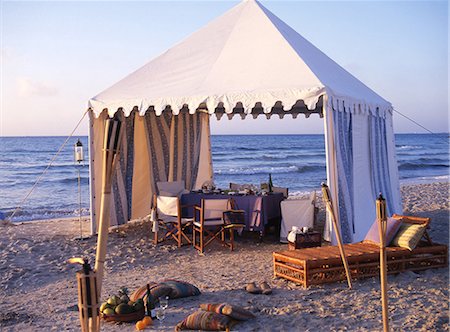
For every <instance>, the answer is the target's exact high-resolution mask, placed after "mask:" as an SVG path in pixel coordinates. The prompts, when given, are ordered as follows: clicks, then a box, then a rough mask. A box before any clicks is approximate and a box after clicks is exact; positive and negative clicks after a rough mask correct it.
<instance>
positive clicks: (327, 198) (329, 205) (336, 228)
mask: <svg viewBox="0 0 450 332" xmlns="http://www.w3.org/2000/svg"><path fill="white" fill-rule="evenodd" d="M322 198H323V200H324V202H325V205H326V208H327V210H328V213H329V214H330V216H331V221H332V223H333V226H334V231H335V232H336V239H337V242H338V247H339V252H340V254H341V258H342V263H343V264H344V269H345V274H346V277H347V283H348V288H352V276H351V273H350V269H349V267H348V261H347V256H346V255H345V250H344V245H343V243H342V237H341V231H340V227H339V225H338V223H337V220H336V216H335V215H334V210H333V204H332V203H331V198H330V192H329V188H328V186H327V185H326V184H325V183H322Z"/></svg>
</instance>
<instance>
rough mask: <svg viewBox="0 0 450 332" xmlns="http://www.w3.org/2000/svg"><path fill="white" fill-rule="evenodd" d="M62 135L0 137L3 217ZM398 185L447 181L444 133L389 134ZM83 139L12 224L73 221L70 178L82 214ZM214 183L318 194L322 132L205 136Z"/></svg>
mask: <svg viewBox="0 0 450 332" xmlns="http://www.w3.org/2000/svg"><path fill="white" fill-rule="evenodd" d="M78 138H79V139H80V140H81V141H82V143H83V146H84V150H85V154H84V159H85V160H84V163H83V164H81V165H76V164H75V161H74V152H73V150H74V144H75V142H76V141H77V139H78ZM66 139H67V136H20V137H19V136H8V137H5V136H3V137H0V144H1V146H2V150H3V158H2V159H1V160H0V175H1V176H0V197H2V200H1V203H0V212H2V213H4V214H5V215H7V216H9V215H10V214H11V213H12V211H14V209H15V208H16V207H17V206H18V205H19V204H20V203H21V201H22V200H23V199H24V197H25V196H26V195H27V194H28V192H29V191H30V189H31V188H32V186H33V184H34V183H35V182H36V180H37V178H38V177H39V176H40V175H41V174H42V172H43V170H44V169H45V168H46V167H47V165H48V164H49V162H50V160H51V159H52V158H53V157H54V154H55V153H56V151H57V150H58V149H59V148H60V146H61V145H62V143H63V142H64V141H65V140H66ZM395 139H396V152H397V160H398V166H399V176H400V182H401V183H402V184H409V183H424V182H448V181H449V149H448V142H449V134H448V133H437V134H427V133H420V134H395ZM87 146H88V142H87V137H86V136H74V137H72V138H71V139H70V140H69V142H68V143H67V145H66V146H65V147H64V149H63V150H62V151H61V154H60V155H59V156H58V157H57V158H56V160H55V162H54V164H53V165H52V166H51V167H50V168H49V169H48V171H47V173H46V174H45V175H44V177H43V178H42V180H41V181H40V183H39V184H38V185H37V186H36V188H35V189H34V191H33V193H32V194H31V195H30V197H29V198H28V199H27V200H26V201H25V203H24V204H23V205H22V207H21V209H20V210H19V211H18V212H17V213H16V214H15V216H14V218H13V221H15V222H21V221H32V220H41V219H54V218H61V217H76V216H78V215H79V213H80V209H79V204H78V172H80V179H81V198H82V199H81V201H82V204H81V214H82V215H88V214H89V166H88V151H87ZM211 149H212V159H213V169H214V182H215V185H216V186H217V187H219V188H223V189H225V188H228V186H229V183H230V182H236V183H250V184H254V185H256V186H259V185H260V184H261V183H263V182H267V180H268V177H269V174H271V176H272V179H273V183H274V185H276V186H280V187H288V188H289V193H290V195H302V194H305V193H307V192H310V191H313V190H320V184H321V182H324V181H326V163H325V143H324V136H323V134H286V135H263V134H253V135H252V134H246V135H211Z"/></svg>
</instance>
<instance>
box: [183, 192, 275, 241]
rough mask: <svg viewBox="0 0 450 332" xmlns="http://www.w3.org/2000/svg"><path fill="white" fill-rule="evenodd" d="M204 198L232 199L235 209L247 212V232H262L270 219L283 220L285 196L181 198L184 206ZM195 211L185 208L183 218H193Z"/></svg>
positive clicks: (194, 203)
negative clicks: (282, 207) (281, 205)
mask: <svg viewBox="0 0 450 332" xmlns="http://www.w3.org/2000/svg"><path fill="white" fill-rule="evenodd" d="M202 198H205V199H221V198H222V199H223V198H225V199H228V198H232V199H233V200H234V203H235V208H236V209H238V210H244V211H245V224H246V227H245V230H248V231H257V232H262V231H263V230H264V226H265V225H267V224H268V222H269V220H270V219H273V218H281V209H280V202H281V201H282V200H283V194H281V193H273V194H269V195H267V196H256V195H244V196H241V195H222V194H203V193H188V194H183V195H182V196H181V204H182V205H189V206H192V205H198V206H200V201H201V199H202ZM193 213H194V210H193V208H192V207H189V208H183V212H182V214H183V216H184V217H186V218H192V216H193Z"/></svg>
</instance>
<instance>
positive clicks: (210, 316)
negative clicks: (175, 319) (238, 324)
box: [175, 311, 235, 331]
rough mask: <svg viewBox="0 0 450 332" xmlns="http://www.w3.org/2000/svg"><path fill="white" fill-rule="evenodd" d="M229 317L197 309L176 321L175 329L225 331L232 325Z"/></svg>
mask: <svg viewBox="0 0 450 332" xmlns="http://www.w3.org/2000/svg"><path fill="white" fill-rule="evenodd" d="M234 323H235V322H233V321H232V320H231V318H230V317H228V316H225V315H221V314H217V313H215V312H211V311H197V312H194V313H193V314H190V315H189V316H188V317H186V318H185V319H184V320H183V321H182V322H180V323H178V324H177V326H176V327H175V331H180V330H204V331H225V330H228V329H229V328H230V327H232V326H233V325H234Z"/></svg>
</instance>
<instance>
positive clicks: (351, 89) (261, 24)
mask: <svg viewBox="0 0 450 332" xmlns="http://www.w3.org/2000/svg"><path fill="white" fill-rule="evenodd" d="M324 94H326V95H328V96H329V98H330V99H332V102H333V103H335V104H337V103H339V101H341V100H345V101H346V103H347V105H350V104H352V105H353V104H354V105H363V109H364V110H369V109H371V110H375V109H376V108H377V107H378V108H380V109H381V110H383V111H386V110H388V109H390V107H391V106H390V104H389V103H388V102H387V101H385V100H384V99H383V98H381V97H380V96H379V95H377V94H376V93H375V92H373V91H372V90H371V89H369V88H368V87H366V86H365V85H364V84H363V83H361V82H360V81H359V80H357V79H356V78H355V77H353V76H352V75H351V74H349V73H348V72H347V71H346V70H344V69H343V68H342V67H340V66H339V65H338V64H336V63H335V62H334V61H333V60H331V59H330V58H329V57H327V56H326V55H325V54H324V53H322V52H321V51H320V50H319V49H318V48H316V47H315V46H314V45H312V44H311V43H310V42H308V41H307V40H306V39H304V38H303V37H302V36H300V35H299V34H298V33H297V32H296V31H294V30H293V29H292V28H291V27H289V26H288V25H287V24H286V23H284V22H283V21H281V20H280V19H279V18H278V17H276V16H275V15H274V14H272V13H271V12H270V11H268V10H267V9H266V8H265V7H264V6H262V5H261V4H260V3H259V2H257V1H253V0H249V1H243V2H241V3H240V4H238V5H237V6H235V7H234V8H232V9H231V10H229V11H228V12H227V13H225V14H224V15H222V16H220V17H219V18H217V19H215V20H214V21H212V22H211V23H209V24H208V25H206V26H205V27H204V28H202V29H200V30H199V31H197V32H195V33H194V34H192V35H191V36H189V37H188V38H186V39H185V40H183V41H182V42H180V43H179V44H177V45H175V46H174V47H172V48H170V49H169V50H168V51H166V52H164V53H163V54H161V55H160V56H158V57H156V58H155V59H153V60H152V61H150V62H149V63H147V64H146V65H145V66H143V67H142V68H140V69H138V70H136V71H135V72H133V73H132V74H130V75H128V76H127V77H125V78H124V79H122V80H121V81H119V82H118V83H116V84H115V85H113V86H112V87H110V88H109V89H106V90H105V91H103V92H101V93H100V94H98V95H97V96H95V97H94V98H92V99H91V100H90V101H89V107H90V108H91V109H92V110H93V111H94V113H95V114H96V115H97V116H98V115H99V114H100V112H101V111H102V110H104V109H107V110H108V113H109V115H110V116H112V115H113V114H114V113H115V112H116V111H117V110H118V109H123V111H124V113H125V114H126V115H127V114H129V113H130V112H131V111H132V110H133V109H134V108H137V109H138V110H139V112H140V114H141V115H142V114H144V113H145V112H146V111H147V110H148V109H149V107H151V106H153V107H154V110H155V112H156V114H157V115H159V114H161V113H162V111H163V110H164V109H165V108H166V107H167V106H170V107H171V108H172V111H173V112H174V113H175V114H178V112H179V110H180V109H181V108H182V106H183V105H185V104H186V105H188V107H189V110H190V112H195V110H196V109H197V108H198V107H199V106H200V105H202V104H206V106H207V108H208V110H209V112H210V113H213V112H214V111H215V108H216V107H217V106H219V103H220V105H221V104H222V103H223V107H224V108H225V111H226V112H228V113H231V112H232V109H233V108H234V107H235V106H236V104H237V103H242V105H243V108H244V109H245V111H246V112H247V113H250V112H251V109H252V108H253V107H254V106H255V103H256V102H260V103H261V104H262V107H263V108H264V109H265V112H270V111H271V108H272V107H273V106H274V105H275V103H276V102H277V101H281V102H282V104H283V106H284V108H285V109H291V107H292V106H293V105H294V104H295V103H296V102H297V101H298V100H302V101H304V103H305V104H306V107H307V108H308V109H309V110H313V109H315V107H316V104H317V102H318V100H319V97H320V96H322V95H324Z"/></svg>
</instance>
